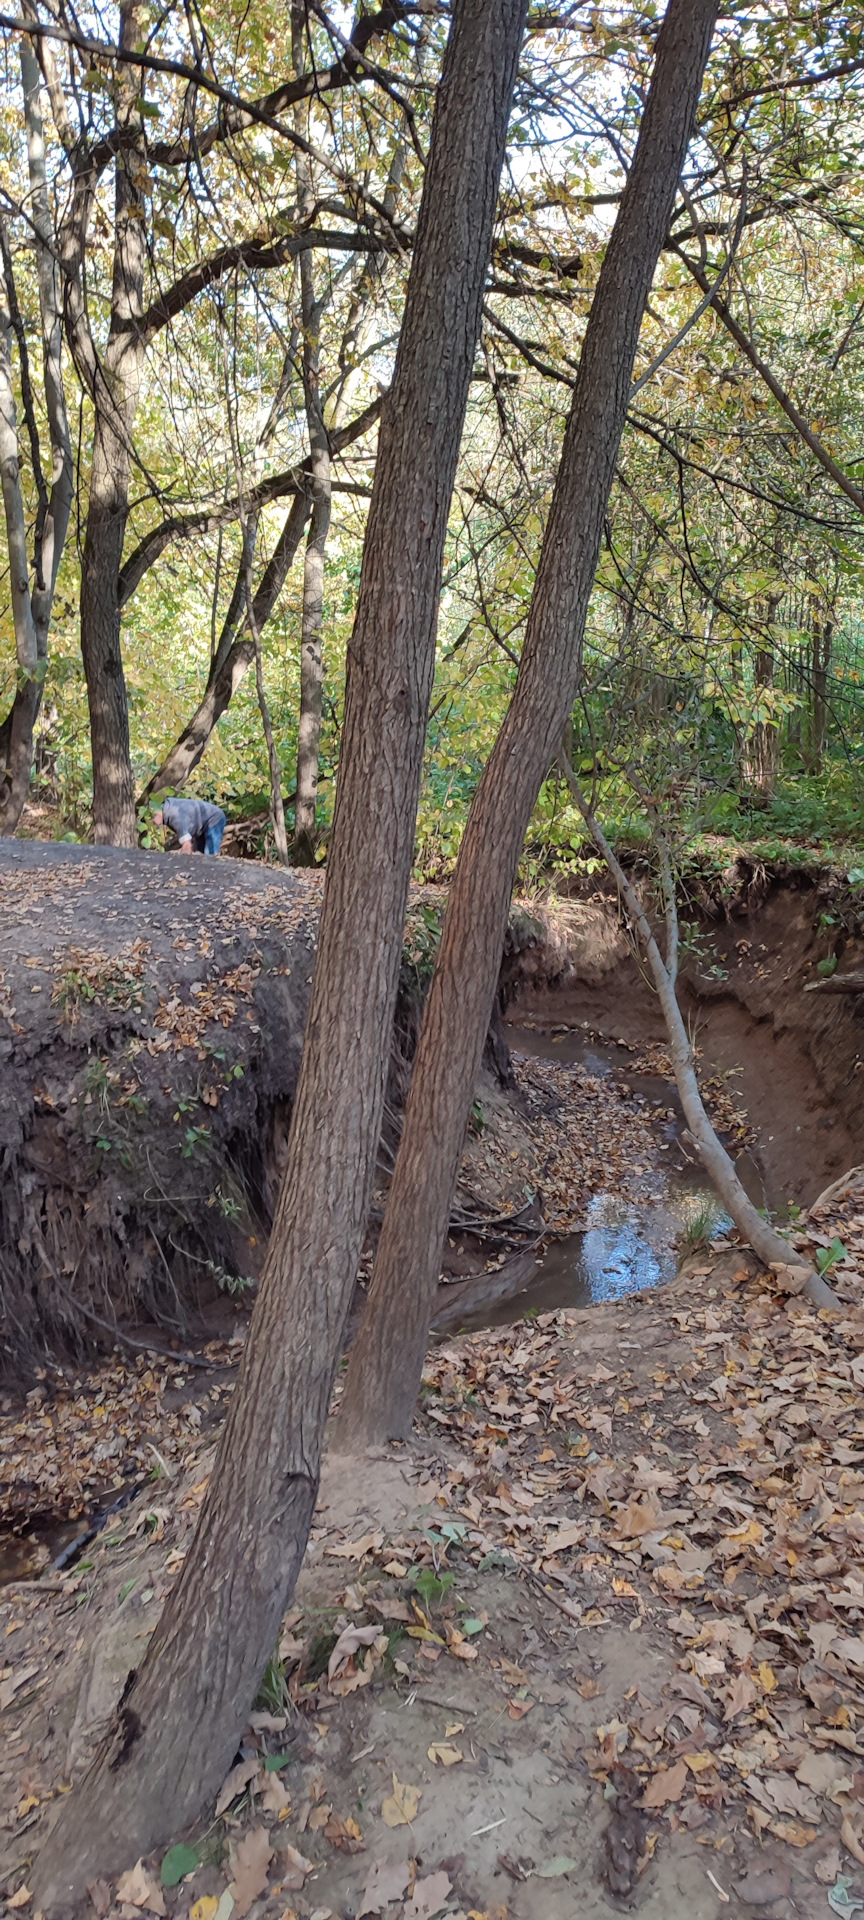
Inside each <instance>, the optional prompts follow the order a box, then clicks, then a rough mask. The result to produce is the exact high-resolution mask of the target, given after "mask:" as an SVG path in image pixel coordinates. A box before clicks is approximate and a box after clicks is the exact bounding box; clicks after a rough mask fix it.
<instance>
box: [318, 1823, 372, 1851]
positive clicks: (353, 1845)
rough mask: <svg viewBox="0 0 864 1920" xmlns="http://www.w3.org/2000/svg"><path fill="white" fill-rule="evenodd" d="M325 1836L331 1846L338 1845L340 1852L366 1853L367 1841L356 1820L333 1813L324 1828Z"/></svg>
mask: <svg viewBox="0 0 864 1920" xmlns="http://www.w3.org/2000/svg"><path fill="white" fill-rule="evenodd" d="M324 1838H325V1840H329V1842H330V1845H331V1847H338V1848H339V1851H340V1853H364V1852H365V1850H366V1842H365V1841H364V1839H363V1835H362V1833H361V1832H360V1828H359V1827H358V1825H357V1822H356V1820H351V1819H350V1818H349V1819H348V1820H342V1819H340V1817H339V1815H338V1814H336V1813H334V1814H331V1816H330V1819H329V1820H328V1822H327V1825H326V1827H325V1828H324Z"/></svg>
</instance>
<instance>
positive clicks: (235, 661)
mask: <svg viewBox="0 0 864 1920" xmlns="http://www.w3.org/2000/svg"><path fill="white" fill-rule="evenodd" d="M308 518H309V501H308V498H307V496H306V494H305V493H298V494H297V495H296V496H295V498H294V500H293V501H292V503H291V507H290V510H289V512H288V513H287V514H286V516H285V524H284V526H283V528H282V532H281V533H280V535H279V538H278V540H277V542H276V545H275V547H274V548H273V552H272V554H271V555H270V559H269V560H268V562H267V565H266V567H265V569H264V572H263V574H262V575H261V581H260V585H259V587H258V591H257V593H256V595H255V598H254V600H253V602H252V605H253V607H254V610H255V621H256V624H257V627H258V632H259V634H260V633H262V632H263V630H264V628H265V626H266V625H267V622H268V620H269V618H270V615H271V613H272V612H273V608H274V607H275V605H276V602H277V600H278V598H279V595H280V593H281V592H282V588H283V587H284V585H285V582H286V580H287V578H288V575H289V573H290V571H291V566H292V563H293V560H294V556H295V554H296V552H297V548H298V547H299V545H300V541H301V540H302V538H303V529H304V527H305V525H306V522H307V520H308ZM245 613H246V579H245V570H244V566H243V561H242V558H241V561H240V565H239V567H238V570H237V579H236V581H235V585H234V592H233V594H232V596H231V601H230V604H229V607H228V612H227V613H226V615H225V619H224V622H223V625H222V632H221V635H220V638H219V645H218V646H217V648H216V652H215V654H214V656H213V661H212V664H211V667H210V673H209V676H208V679H207V686H206V689H205V692H204V697H203V699H202V700H201V702H200V704H199V705H198V706H197V707H196V709H195V712H194V713H193V715H192V718H191V720H190V721H189V724H188V726H185V727H184V728H183V732H182V733H181V735H180V738H179V740H178V741H177V742H176V743H175V745H174V746H173V747H172V748H171V751H170V753H167V754H166V756H165V759H164V760H163V762H162V765H161V766H160V767H157V769H156V772H155V773H154V774H153V775H152V777H151V779H149V780H148V782H147V785H146V787H145V788H144V789H143V792H142V796H141V797H142V799H145V800H146V799H147V798H149V796H150V794H151V793H167V792H168V791H169V790H170V792H172V793H176V792H177V791H178V790H179V788H180V787H182V786H184V785H185V783H186V781H187V780H188V778H189V775H190V773H192V772H193V770H194V768H195V767H197V765H198V762H199V760H200V758H201V755H202V754H203V752H204V750H205V748H206V746H207V743H208V741H209V739H210V737H211V735H212V733H213V730H214V728H215V726H216V725H217V722H218V721H219V720H221V718H222V715H223V713H225V711H226V709H227V708H228V707H229V706H230V704H231V701H232V700H233V698H234V695H235V693H236V692H237V688H238V687H239V686H240V684H241V682H242V681H243V680H244V679H245V677H246V674H247V673H248V671H249V668H250V667H251V666H253V665H254V662H255V642H254V640H237V639H235V635H236V634H237V633H238V632H239V631H241V630H242V627H243V625H244V616H245Z"/></svg>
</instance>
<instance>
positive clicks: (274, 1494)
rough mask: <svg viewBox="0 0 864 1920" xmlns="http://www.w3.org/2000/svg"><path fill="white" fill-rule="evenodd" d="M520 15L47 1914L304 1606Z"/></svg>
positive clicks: (468, 204)
mask: <svg viewBox="0 0 864 1920" xmlns="http://www.w3.org/2000/svg"><path fill="white" fill-rule="evenodd" d="M523 21H524V0H456V5H455V6H454V8H453V13H452V24H451V29H450V37H449V41H448V46H447V52H446V55H445V61H444V70H443V74H442V79H441V82H440V86H439V91H438V99H437V102H436V108H435V116H434V121H433V128H432V138H431V143H430V150H429V158H428V162H427V167H426V174H425V181H424V187H423V199H422V203H421V209H420V217H419V221H418V227H417V238H416V243H415V247H414V253H413V259H412V264H411V272H410V276H409V281H408V292H407V297H406V303H405V316H404V321H403V326H402V334H401V339H400V346H399V352H398V356H397V365H396V374H395V380H394V387H393V391H392V394H391V397H390V401H389V403H388V405H387V406H386V408H385V410H384V414H383V417H382V426H381V446H380V453H379V458H378V461H377V463H376V469H375V480H374V485H373V490H372V499H371V503H370V510H369V520H368V526H367V533H366V541H365V547H364V556H363V568H362V574H361V580H360V590H359V595H358V604H357V614H356V619H355V624H354V631H353V634H352V638H351V642H350V647H349V660H348V679H347V688H346V700H345V722H344V728H343V741H342V757H341V770H340V778H339V788H338V795H337V804H336V816H335V820H334V827H333V837H332V842H331V852H330V859H329V861H328V866H327V877H326V885H325V892H324V902H323V907H322V914H321V924H320V931H319V944H318V955H317V961H316V966H315V975H314V980H313V986H312V998H311V1003H310V1008H309V1014H308V1020H307V1026H306V1039H305V1045H304V1050H303V1059H302V1064H301V1069H300V1080H299V1085H298V1089H297V1097H296V1103H295V1107H294V1113H293V1117H292V1125H291V1133H290V1137H289V1144H288V1158H287V1165H286V1169H285V1175H284V1179H283V1184H282V1191H281V1194H280V1197H279V1204H278V1207H277V1213H276V1219H275V1222H274V1227H273V1233H272V1236H271V1241H270V1248H269V1251H268V1256H267V1262H266V1265H265V1270H264V1276H263V1280H262V1284H261V1289H260V1292H259V1296H258V1299H257V1301H256V1305H255V1311H254V1315H253V1320H252V1327H251V1330H250V1334H249V1339H248V1342H247V1347H246V1354H245V1358H244V1363H243V1370H242V1375H241V1380H240V1383H239V1385H238V1389H237V1392H236V1393H235V1395H234V1396H233V1399H232V1402H231V1410H230V1413H229V1416H228V1421H227V1425H226V1429H225V1433H224V1436H223V1440H222V1443H221V1446H220V1448H219V1454H218V1458H217V1462H216V1466H215V1468H214V1471H213V1474H212V1476H211V1480H210V1485H209V1488H208V1492H207V1496H206V1498H205V1502H204V1506H203V1508H202V1512H201V1517H200V1520H199V1525H198V1529H197V1532H196V1535H195V1539H194V1541H193V1544H192V1547H191V1549H190V1551H189V1553H188V1555H187V1558H186V1561H185V1563H184V1566H183V1569H182V1571H181V1573H180V1575H179V1577H178V1581H177V1585H176V1586H175V1588H174V1590H173V1592H172V1594H171V1597H170V1599H169V1601H168V1603H167V1605H166V1607H165V1610H164V1613H163V1615H162V1619H161V1621H160V1623H159V1626H158V1627H157V1630H156V1633H155V1635H154V1638H153V1640H152V1642H151V1644H150V1646H149V1648H148V1650H147V1653H146V1655H145V1658H144V1662H143V1665H142V1668H141V1671H140V1672H139V1673H138V1674H137V1675H136V1676H135V1677H134V1678H133V1680H132V1682H131V1685H130V1686H129V1687H128V1688H127V1689H126V1692H125V1694H124V1697H123V1700H122V1701H121V1703H120V1704H119V1706H118V1708H117V1711H116V1713H115V1715H114V1717H113V1720H112V1722H111V1725H110V1728H109V1730H108V1733H107V1734H106V1737H105V1740H104V1742H103V1744H102V1747H101V1749H100V1752H99V1754H98V1756H97V1758H96V1760H95V1762H94V1764H93V1766H92V1768H91V1769H90V1772H89V1773H88V1775H87V1776H86V1778H85V1780H84V1781H83V1782H82V1783H81V1786H80V1787H79V1789H78V1790H77V1791H76V1792H75V1793H73V1795H72V1796H71V1798H70V1801H69V1802H68V1805H67V1804H64V1807H63V1809H62V1811H61V1815H60V1818H59V1820H58V1823H57V1825H56V1827H55V1829H54V1831H53V1833H52V1835H51V1836H50V1839H49V1841H48V1843H47V1846H46V1848H45V1850H44V1852H43V1855H42V1857H41V1859H40V1861H39V1863H38V1865H37V1868H36V1873H35V1880H34V1891H35V1907H36V1908H39V1909H42V1911H43V1912H48V1911H50V1910H51V1909H53V1908H56V1907H57V1906H62V1905H65V1904H67V1903H68V1901H69V1898H70V1891H71V1892H72V1893H73V1894H77V1893H79V1892H80V1893H83V1890H84V1887H85V1885H86V1882H87V1881H88V1880H90V1879H92V1878H93V1877H94V1875H96V1874H99V1873H104V1872H107V1873H113V1872H116V1871H117V1869H118V1868H120V1867H123V1866H125V1865H127V1864H128V1863H129V1862H130V1861H134V1860H135V1859H136V1858H137V1856H138V1855H139V1854H141V1853H142V1852H145V1851H146V1850H147V1849H148V1848H149V1847H150V1846H152V1845H153V1844H155V1842H156V1841H159V1840H162V1839H164V1838H166V1837H167V1836H168V1835H169V1834H172V1833H176V1832H177V1831H178V1830H179V1829H181V1828H182V1827H183V1826H184V1825H185V1824H186V1822H188V1821H189V1820H191V1819H193V1818H194V1816H195V1815H196V1814H197V1813H198V1812H199V1810H200V1808H201V1806H202V1803H203V1802H204V1800H205V1799H206V1797H207V1795H208V1794H210V1793H212V1792H213V1791H214V1790H215V1789H216V1787H217V1786H218V1785H219V1783H220V1781H221V1780H222V1779H223V1778H224V1775H225V1772H226V1771H227V1768H228V1766H229V1764H230V1762H231V1759H232V1757H233V1754H234V1752H235V1750H236V1744H237V1739H238V1736H239V1734H240V1733H241V1732H242V1729H243V1726H244V1724H245V1721H246V1717H247V1714H248V1709H249V1704H250V1701H251V1700H252V1698H253V1696H254V1692H255V1688H256V1686H257V1684H258V1681H259V1679H260V1676H261V1673H262V1672H263V1669H264V1666H265V1664H266V1662H267V1660H268V1658H269V1657H270V1655H271V1653H272V1651H273V1647H274V1644H275V1641H276V1638H277V1634H278V1629H279V1622H280V1620H281V1618H282V1615H283V1612H284V1610H285V1607H286V1605H287V1603H288V1601H289V1599H290V1596H291V1593H292V1591H293V1586H294V1581H295V1579H296V1575H297V1571H298V1568H299V1566H300V1563H301V1560H302V1557H303V1553H304V1551H305V1546H306V1540H307V1537H308V1532H309V1526H310V1523H311V1519H312V1514H313V1511H314V1508H315V1501H316V1498H317V1489H318V1479H319V1472H320V1450H321V1441H322V1435H323V1431H324V1424H325V1421H326V1417H327V1409H328V1405H329V1400H330V1392H331V1387H332V1381H333V1373H334V1370H335V1366H336V1361H337V1358H338V1355H339V1351H340V1347H341V1343H342V1338H343V1333H344V1327H345V1322H346V1319H347V1314H348V1308H349V1305H350V1301H351V1296H352V1292H353V1287H354V1282H355V1277H356V1272H357V1263H358V1260H359V1256H360V1251H361V1248H362V1243H363V1236H364V1232H365V1228H366V1219H367V1213H368V1203H369V1193H370V1187H371V1181H372V1176H373V1172H374V1166H375V1158H376V1154H377V1149H378V1142H379V1138H380V1125H381V1114H382V1107H383V1097H384V1082H385V1076H386V1067H387V1057H388V1051H389V1045H390V1034H391V1027H392V1019H393V1010H394V1006H395V999H396V990H397V984H398V975H399V962H400V954H401V945H402V935H403V929H404V916H405V908H406V903H407V895H408V880H409V874H410V867H411V856H412V850H413V840H414V823H415V815H416V807H417V798H418V792H419V784H420V774H421V769H422V761H423V748H424V742H425V734H426V724H427V718H428V708H429V698H430V690H431V686H432V678H433V672H434V664H435V637H436V628H437V608H438V598H439V594H440V585H441V567H442V557H443V550H444V538H445V533H446V527H447V518H448V511H449V505H450V497H451V493H452V487H453V481H454V477H455V471H456V462H457V458H458V452H459V443H460V439H461V432H462V425H463V422H464V417H465V407H466V403H467V398H468V390H469V384H470V379H471V372H472V368H473V362H474V354H475V350H476V343H477V338H478V333H479V325H480V312H481V304H482V296H483V282H484V277H485V272H486V266H487V262H488V258H489V254H490V251H491V238H492V223H493V217H494V211H495V202H496V195H497V187H498V179H499V174H500V168H501V162H502V158H503V152H504V144H505V137H506V126H507V117H508V110H509V104H510V98H511V94H512V89H513V83H514V78H515V72H516V63H517V58H518V51H519V45H520V42H521V36H522V27H523Z"/></svg>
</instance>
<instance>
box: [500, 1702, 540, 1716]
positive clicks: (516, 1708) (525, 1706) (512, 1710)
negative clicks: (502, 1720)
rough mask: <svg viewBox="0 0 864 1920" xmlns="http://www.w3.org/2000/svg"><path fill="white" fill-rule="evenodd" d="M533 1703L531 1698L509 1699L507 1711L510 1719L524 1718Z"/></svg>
mask: <svg viewBox="0 0 864 1920" xmlns="http://www.w3.org/2000/svg"><path fill="white" fill-rule="evenodd" d="M533 1705H534V1702H533V1700H511V1701H510V1704H509V1706H508V1708H507V1712H508V1713H509V1715H510V1718H511V1720H524V1718H525V1715H526V1713H530V1712H531V1708H532V1707H533Z"/></svg>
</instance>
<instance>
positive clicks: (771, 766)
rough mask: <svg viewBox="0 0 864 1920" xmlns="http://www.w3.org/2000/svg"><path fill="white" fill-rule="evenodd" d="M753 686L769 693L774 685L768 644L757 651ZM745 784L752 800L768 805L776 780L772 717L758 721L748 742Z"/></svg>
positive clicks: (771, 659)
mask: <svg viewBox="0 0 864 1920" xmlns="http://www.w3.org/2000/svg"><path fill="white" fill-rule="evenodd" d="M755 678H756V686H757V688H758V689H760V690H762V691H768V692H770V691H771V690H772V689H773V686H774V655H773V653H772V652H771V651H770V649H769V648H767V647H760V648H759V650H758V652H757V654H756V674H755ZM745 777H746V784H747V787H748V789H749V793H750V796H751V798H752V799H754V800H757V801H759V803H760V804H761V805H762V806H767V804H768V802H769V800H771V799H772V798H773V794H774V788H775V785H776V782H777V728H776V727H775V725H774V723H773V721H771V720H757V721H756V724H755V726H754V728H753V732H752V734H751V736H750V739H749V740H748V742H747V750H746V761H745Z"/></svg>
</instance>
